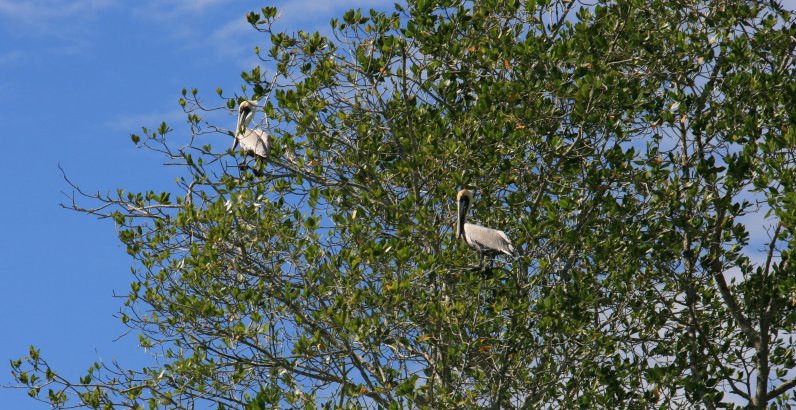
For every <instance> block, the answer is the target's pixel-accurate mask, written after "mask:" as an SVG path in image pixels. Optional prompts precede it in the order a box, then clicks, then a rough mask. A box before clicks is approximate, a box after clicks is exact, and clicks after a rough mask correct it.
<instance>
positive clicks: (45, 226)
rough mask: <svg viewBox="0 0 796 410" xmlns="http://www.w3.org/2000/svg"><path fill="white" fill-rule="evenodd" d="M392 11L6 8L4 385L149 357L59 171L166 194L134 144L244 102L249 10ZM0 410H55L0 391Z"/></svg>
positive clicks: (78, 4)
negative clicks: (205, 107) (20, 361)
mask: <svg viewBox="0 0 796 410" xmlns="http://www.w3.org/2000/svg"><path fill="white" fill-rule="evenodd" d="M392 4H393V0H386V1H385V0H378V1H375V0H370V1H368V0H357V1H343V0H297V1H280V2H274V1H270V2H269V1H239V0H193V1H192V0H141V1H136V2H132V1H124V2H123V1H120V0H71V1H70V0H0V120H1V121H2V128H0V143H2V145H1V146H2V147H3V149H4V152H6V154H5V155H4V156H3V160H2V161H0V175H2V176H3V178H2V181H3V184H2V198H0V279H1V281H0V335H2V336H0V385H3V384H8V383H10V382H11V377H10V367H9V366H8V360H11V359H15V358H17V357H21V356H24V355H26V354H27V352H28V346H29V345H31V344H33V345H36V346H37V347H39V348H41V350H42V353H43V355H44V357H45V358H46V359H47V360H48V361H49V362H50V364H51V365H52V367H53V368H54V369H55V370H56V371H60V372H61V373H62V374H64V375H66V376H68V377H69V378H72V379H74V378H75V377H76V376H77V375H80V374H83V372H85V370H86V369H87V368H88V366H89V365H90V364H91V363H93V362H94V361H97V360H104V361H111V360H118V361H119V362H120V363H121V364H122V365H123V366H125V367H133V368H135V367H140V365H141V364H144V363H146V360H147V358H148V356H147V355H146V354H145V353H143V352H141V350H140V349H139V348H138V347H137V338H136V336H135V335H130V336H127V337H122V338H120V339H119V340H117V338H119V336H120V335H122V334H123V333H124V331H125V330H126V329H125V328H124V327H123V326H122V324H121V323H120V321H119V320H118V319H117V318H115V317H114V316H113V315H114V313H116V312H118V310H119V307H120V306H121V304H122V303H123V299H119V298H114V293H116V294H119V295H126V293H127V291H128V289H129V286H130V281H131V280H132V278H131V276H130V273H129V267H130V264H131V260H130V258H129V257H128V255H127V253H126V251H125V249H124V248H123V247H122V246H121V245H120V242H119V241H118V239H117V237H116V232H115V229H114V225H113V223H112V222H111V221H109V220H97V219H95V218H92V217H89V216H86V215H83V214H77V213H75V212H71V211H68V210H65V209H62V208H61V207H60V206H59V203H61V202H63V201H67V200H68V198H67V197H66V196H65V195H64V194H63V193H62V191H67V192H70V191H71V190H70V188H69V186H68V184H67V183H66V182H65V181H64V179H63V177H62V175H61V172H60V171H59V169H58V166H59V164H60V166H61V167H63V169H64V170H65V172H66V173H67V175H68V176H69V177H70V179H72V180H73V181H75V182H77V183H78V184H79V185H80V186H81V187H83V188H85V189H86V190H87V191H93V192H96V191H102V192H108V191H113V190H115V189H116V188H124V189H126V190H129V191H140V190H148V189H153V188H154V189H156V190H157V189H174V187H175V186H174V183H173V181H174V174H173V173H171V172H170V170H169V169H168V168H165V167H163V166H161V165H160V164H161V157H159V156H158V155H157V154H155V153H153V152H150V151H147V150H143V149H138V148H136V147H135V146H134V145H133V144H132V143H131V142H130V133H133V132H139V130H140V127H141V126H150V127H155V126H157V125H158V124H160V122H161V121H167V122H168V123H169V125H170V126H171V127H172V128H174V129H175V134H178V135H179V134H182V135H186V134H187V133H188V128H187V126H186V125H185V123H184V114H183V112H182V110H181V108H180V107H179V105H178V103H177V101H178V99H179V97H180V90H182V89H183V88H188V89H191V88H194V87H196V88H198V89H199V90H200V92H201V93H202V94H203V95H204V96H205V98H207V99H208V100H209V101H210V102H211V103H213V104H214V105H217V104H218V100H215V99H213V96H214V95H215V94H214V90H215V89H216V87H222V88H223V89H224V90H225V91H226V93H225V94H226V95H230V94H231V93H232V92H235V91H238V92H240V91H239V90H240V85H241V84H242V83H243V81H242V80H241V78H240V73H241V71H243V70H249V69H251V68H253V67H254V66H255V65H256V64H257V62H258V60H257V59H256V57H255V56H254V54H253V49H254V47H255V46H261V47H262V48H263V49H265V48H266V47H267V46H268V38H267V37H266V36H265V35H263V34H260V33H258V32H256V31H255V30H254V29H252V28H251V26H249V25H248V23H246V21H245V18H244V16H245V14H246V12H248V11H251V10H259V9H260V7H263V6H265V5H276V6H278V7H279V8H280V10H281V12H282V13H283V15H282V18H281V20H280V27H281V28H283V29H284V30H288V31H294V30H297V29H304V30H307V31H313V30H319V29H320V30H324V31H327V30H328V22H329V20H330V19H331V18H332V17H340V16H341V15H342V13H343V12H344V11H345V10H347V9H349V8H352V7H365V8H367V7H377V8H380V9H390V8H391V7H392ZM783 4H785V5H786V7H788V8H790V9H794V8H795V7H794V6H796V0H789V1H785V2H783ZM234 120H235V119H234V117H232V116H231V115H230V117H229V120H228V122H229V124H228V127H229V128H232V127H234ZM204 138H208V139H210V138H221V136H218V135H215V136H205V137H204ZM230 142H231V141H227V140H223V141H222V140H205V141H202V143H213V145H214V146H218V147H221V148H222V149H226V148H227V147H229V144H230ZM761 234H762V233H761V232H758V233H757V235H758V237H760V235H761ZM0 407H1V408H3V409H17V410H24V409H48V408H49V406H47V405H46V404H43V403H38V402H35V401H33V400H31V399H29V398H28V397H27V396H26V394H25V391H23V390H9V389H2V388H0Z"/></svg>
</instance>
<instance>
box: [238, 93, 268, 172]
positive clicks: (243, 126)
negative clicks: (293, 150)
mask: <svg viewBox="0 0 796 410" xmlns="http://www.w3.org/2000/svg"><path fill="white" fill-rule="evenodd" d="M256 109H257V102H256V101H243V102H242V103H240V105H239V106H238V126H237V127H236V129H235V141H233V142H232V149H235V148H237V147H238V144H240V146H241V148H243V150H244V151H245V152H246V153H247V154H250V155H254V156H255V157H258V158H262V159H267V158H268V155H269V154H270V153H271V135H269V134H268V133H267V132H265V131H263V130H258V129H252V128H248V127H249V123H251V122H252V120H253V119H254V111H255V110H256Z"/></svg>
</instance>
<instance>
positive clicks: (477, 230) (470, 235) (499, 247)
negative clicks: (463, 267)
mask: <svg viewBox="0 0 796 410" xmlns="http://www.w3.org/2000/svg"><path fill="white" fill-rule="evenodd" d="M472 201H473V193H472V192H471V191H470V190H468V189H463V190H461V191H459V193H458V194H456V202H457V208H458V212H459V218H458V221H457V224H456V238H461V239H464V242H465V243H467V246H469V247H470V248H472V249H474V250H476V251H477V252H478V253H479V255H480V259H479V265H481V264H483V260H484V256H485V255H486V256H497V255H500V254H505V255H508V256H515V255H516V251H515V249H514V245H512V244H511V240H510V239H509V238H508V236H506V233H505V232H503V231H500V230H497V229H492V228H487V227H484V226H481V225H475V224H471V223H467V222H465V218H466V217H467V211H468V210H469V208H470V203H471V202H472Z"/></svg>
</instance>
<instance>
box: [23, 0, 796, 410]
mask: <svg viewBox="0 0 796 410" xmlns="http://www.w3.org/2000/svg"><path fill="white" fill-rule="evenodd" d="M276 16H277V12H276V10H275V9H273V8H264V9H262V10H261V11H260V12H252V13H250V14H249V15H248V16H247V18H248V21H249V22H250V23H251V24H252V26H253V27H254V28H255V29H257V30H259V31H261V32H263V33H264V34H265V35H264V37H263V39H264V40H265V41H267V40H269V39H270V43H271V46H270V47H268V48H267V49H266V48H264V49H262V50H258V53H259V54H260V57H261V58H262V59H263V65H262V68H259V67H258V68H255V69H253V70H252V71H251V72H247V73H244V76H243V77H244V80H245V82H246V86H244V87H243V92H244V93H245V94H246V95H241V96H231V95H228V94H226V93H225V92H223V91H222V90H219V91H218V97H211V98H208V99H200V95H201V94H198V93H197V92H191V93H184V99H182V100H181V101H180V103H181V105H182V106H183V107H184V108H185V109H186V112H187V113H188V117H189V121H190V122H191V124H192V130H193V138H192V139H191V144H189V145H185V146H178V145H175V143H174V141H176V140H179V138H177V139H172V136H171V132H170V129H169V128H168V126H166V125H165V124H163V125H162V126H161V128H160V129H159V130H151V131H150V130H147V131H145V133H144V135H141V136H137V135H136V136H133V139H134V142H136V143H137V144H140V145H143V146H147V147H150V148H152V149H155V150H158V151H160V152H162V153H163V155H164V156H165V157H166V159H167V162H169V163H171V164H174V163H179V164H181V165H179V166H181V167H182V169H183V170H184V177H183V178H182V179H181V181H180V183H179V186H178V187H177V188H176V189H175V192H165V193H155V192H146V193H126V192H121V191H120V192H119V193H118V195H113V194H112V195H108V196H97V197H93V204H91V205H75V208H76V209H78V210H80V211H83V212H87V213H91V214H97V215H104V216H109V217H113V219H114V221H115V222H116V225H117V226H118V229H119V232H120V235H119V236H120V239H121V240H122V242H123V243H124V244H125V245H126V246H127V250H128V252H129V253H130V255H132V257H133V258H134V259H135V265H134V266H135V269H134V273H133V275H134V279H133V283H132V287H131V290H130V293H129V297H128V299H127V302H126V303H125V309H124V310H123V312H124V314H123V316H122V321H123V322H124V323H126V324H127V325H128V326H130V327H131V328H132V329H133V330H135V331H136V332H137V333H138V334H139V335H140V342H141V346H142V347H143V348H145V349H149V350H150V351H152V352H154V353H156V354H157V355H158V358H159V365H158V366H156V367H153V368H146V369H140V370H135V371H133V370H130V369H124V368H122V367H120V366H114V365H113V364H108V363H101V364H97V365H96V366H95V367H93V368H92V371H90V372H89V374H88V375H86V376H85V377H84V378H81V380H79V381H70V380H66V379H65V378H63V377H62V376H60V375H59V374H58V373H56V372H55V371H54V370H53V369H50V368H49V367H48V365H47V363H46V362H45V360H44V359H43V358H42V356H41V355H40V353H39V352H38V351H37V350H35V349H33V348H32V350H31V354H30V356H28V357H26V358H24V359H20V360H19V361H14V362H12V366H13V371H14V375H15V377H16V379H17V381H18V382H19V383H21V384H22V385H23V386H26V387H27V388H29V389H30V393H31V395H33V396H35V397H38V398H41V399H43V400H47V401H50V402H52V403H53V404H54V405H56V407H66V406H70V405H80V406H86V407H92V408H109V407H113V408H125V407H131V408H147V407H149V408H154V407H160V406H163V407H166V408H194V406H209V407H211V408H247V409H261V408H271V407H302V406H303V407H307V408H316V407H317V406H322V407H324V408H338V407H339V408H376V407H383V408H459V407H489V408H508V407H525V408H536V407H547V408H576V407H578V408H650V407H662V408H675V407H676V408H679V407H684V406H685V407H701V408H708V409H713V408H717V407H732V406H747V405H748V406H751V407H753V408H764V407H766V406H768V405H775V406H777V407H784V408H786V407H796V406H794V405H796V399H794V397H793V394H792V392H791V389H792V387H793V386H795V385H796V379H795V378H794V376H796V358H794V348H793V343H792V335H793V331H794V324H795V323H796V275H794V266H793V263H792V262H791V260H792V259H793V256H794V255H793V249H794V246H793V245H794V230H793V227H794V222H796V192H794V185H795V184H796V168H794V160H795V159H796V158H795V157H794V156H795V155H796V154H794V153H795V152H796V151H794V149H795V148H796V120H795V119H794V112H795V111H796V108H795V107H796V80H795V79H796V75H794V74H795V73H794V47H795V46H796V24H795V23H796V22H795V21H794V18H793V16H792V14H791V13H789V12H788V11H786V10H783V9H781V7H780V6H779V5H778V4H777V2H775V1H723V0H722V1H695V0H680V1H663V0H647V1H642V0H616V1H605V0H597V1H595V2H581V1H570V0H567V1H550V0H537V1H519V0H514V1H507V0H478V1H462V0H409V1H408V2H406V3H404V4H396V6H395V9H394V10H392V11H386V12H382V11H370V12H363V11H359V10H352V11H349V12H347V13H346V14H345V15H344V16H342V17H341V18H340V19H335V20H333V21H332V22H331V26H332V27H331V28H332V30H331V31H330V35H328V36H324V35H321V34H319V33H307V32H298V33H292V34H286V33H277V32H273V31H272V29H271V27H272V23H273V21H274V20H275V18H276ZM243 98H248V99H261V103H262V106H263V108H262V110H261V111H262V112H261V113H260V116H262V117H267V118H268V120H267V121H263V122H262V123H261V124H260V125H259V126H260V127H263V128H266V129H267V130H268V131H269V132H270V133H271V134H272V135H273V136H274V138H275V146H274V148H273V150H272V153H271V155H272V156H271V158H270V159H269V160H268V161H260V162H257V161H254V160H251V159H249V160H245V158H243V157H242V155H239V154H240V153H233V152H231V151H227V152H224V151H222V149H221V148H219V147H220V146H225V144H228V143H229V142H230V139H229V138H230V137H229V136H228V135H227V130H226V129H227V128H233V126H234V123H233V122H232V121H231V120H230V124H208V123H207V122H205V121H204V120H203V117H204V116H205V112H206V111H207V110H212V109H213V108H209V106H212V105H219V106H224V107H226V108H227V109H234V108H235V107H236V105H237V103H238V102H239V101H240V100H242V99H243ZM206 134H212V135H216V136H215V137H214V138H210V137H207V138H205V135H206ZM200 136H201V137H202V138H199V137H200ZM211 140H212V141H213V146H209V145H203V144H206V143H207V141H211ZM216 141H221V142H217V143H216ZM245 161H247V163H248V167H246V166H244V167H238V164H240V163H243V162H245ZM465 186H468V187H471V188H473V189H474V191H475V192H476V200H475V202H474V210H473V213H472V216H473V218H474V219H475V220H477V221H479V222H480V223H482V224H484V225H485V226H491V227H494V228H499V229H502V230H504V231H506V232H507V233H508V235H509V236H510V237H511V238H512V239H513V241H514V244H515V246H516V247H517V248H518V249H519V250H520V253H521V256H520V257H519V258H517V259H513V260H512V259H506V258H499V259H498V260H497V261H495V263H494V265H493V267H492V268H478V267H477V261H478V255H477V254H475V253H474V252H472V251H470V250H469V249H467V248H466V246H464V245H463V244H462V243H461V242H460V241H457V240H456V239H455V238H454V237H453V229H454V226H453V224H454V220H455V215H456V214H455V207H456V204H455V201H454V195H455V193H456V192H457V191H458V190H459V189H460V188H462V187H465ZM91 198H92V197H90V198H89V202H92V200H91ZM77 203H78V204H80V203H81V202H80V201H78V202H77ZM82 203H85V200H84V201H83V202H82ZM766 232H767V233H768V235H766ZM48 391H49V393H48Z"/></svg>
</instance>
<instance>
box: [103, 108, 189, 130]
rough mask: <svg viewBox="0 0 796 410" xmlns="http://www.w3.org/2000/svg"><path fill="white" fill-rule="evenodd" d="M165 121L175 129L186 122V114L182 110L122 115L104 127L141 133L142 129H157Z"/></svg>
mask: <svg viewBox="0 0 796 410" xmlns="http://www.w3.org/2000/svg"><path fill="white" fill-rule="evenodd" d="M164 121H165V122H166V123H167V124H169V126H171V127H174V126H175V124H177V123H179V122H181V121H186V114H185V112H183V111H182V110H181V109H171V110H168V111H159V112H148V113H129V114H121V115H117V116H116V117H114V118H113V119H111V120H110V121H108V122H106V123H105V124H104V125H105V126H106V127H108V129H111V130H113V131H126V132H139V131H140V130H141V127H150V128H152V127H157V126H159V125H160V123H161V122H164Z"/></svg>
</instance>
